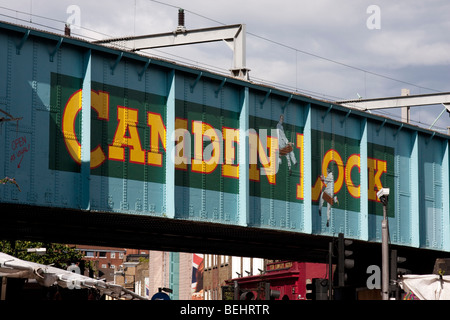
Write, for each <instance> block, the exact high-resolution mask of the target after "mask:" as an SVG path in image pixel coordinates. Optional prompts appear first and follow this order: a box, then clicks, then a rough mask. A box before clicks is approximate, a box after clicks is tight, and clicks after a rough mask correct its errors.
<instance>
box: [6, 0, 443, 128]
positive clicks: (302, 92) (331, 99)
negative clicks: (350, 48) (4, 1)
mask: <svg viewBox="0 0 450 320" xmlns="http://www.w3.org/2000/svg"><path fill="white" fill-rule="evenodd" d="M148 1H149V2H153V3H157V4H159V5H163V6H166V7H170V8H173V9H177V10H178V9H179V6H176V5H172V4H170V3H166V2H162V1H158V0H148ZM133 3H134V5H136V1H135V0H133ZM0 9H3V10H8V11H10V12H15V13H16V16H15V17H14V16H11V15H7V14H1V13H0V16H3V17H8V18H10V19H13V20H16V21H21V22H22V23H31V24H33V25H37V26H39V27H43V28H47V29H51V30H57V31H61V29H60V28H56V27H52V26H49V25H46V24H43V23H38V22H37V21H36V19H34V20H33V19H32V18H33V17H34V18H39V19H45V20H48V21H52V22H56V23H61V24H64V25H65V24H66V21H62V20H59V19H56V18H50V17H45V16H42V15H38V14H35V13H32V12H31V9H30V12H24V11H20V10H16V9H11V8H7V7H4V6H0ZM134 10H135V11H136V8H135V9H134ZM184 11H185V12H188V13H190V14H192V15H195V16H197V17H200V18H202V19H205V20H208V21H210V22H213V23H215V24H218V25H222V26H224V25H226V24H225V23H224V22H221V21H218V20H216V19H213V18H210V17H208V16H206V15H202V14H200V13H197V12H194V11H191V10H188V9H184ZM17 14H23V15H26V16H29V17H30V18H29V20H26V19H22V18H19V17H18V16H17ZM78 28H79V29H80V30H85V31H88V32H90V33H93V34H97V35H99V36H101V37H107V38H111V37H112V36H111V35H108V34H106V33H102V32H99V31H96V30H93V29H91V28H87V27H85V26H78ZM73 35H75V36H79V37H81V38H86V39H89V40H100V39H98V38H97V37H95V36H93V35H86V34H85V33H73ZM247 35H250V36H252V37H254V38H257V39H260V40H263V41H266V42H268V43H271V44H274V45H277V46H280V47H282V48H285V49H288V50H292V51H294V52H295V54H296V59H297V54H303V55H308V56H311V57H314V58H316V59H320V60H323V61H326V62H328V63H332V64H335V65H339V66H343V67H345V68H349V69H352V70H356V71H359V72H362V73H364V77H365V79H366V75H368V74H369V75H372V76H375V77H379V78H382V79H386V80H390V81H394V82H398V83H402V84H406V85H409V86H412V87H415V88H418V89H421V90H428V91H433V92H437V93H440V92H442V91H441V90H437V89H434V88H429V87H425V86H421V85H418V84H415V83H412V82H409V81H405V80H401V79H396V78H394V77H391V76H388V75H384V74H381V73H378V72H374V71H370V70H367V69H364V68H361V67H357V66H354V65H351V64H348V63H344V62H341V61H337V60H335V59H331V58H327V57H324V56H322V55H319V54H316V53H312V52H309V51H306V50H302V49H299V48H295V47H294V46H291V45H287V44H285V43H282V42H280V41H276V40H273V39H269V38H268V37H265V36H261V35H258V34H255V33H253V32H248V31H247ZM152 51H157V52H159V53H160V54H162V55H163V56H159V57H164V55H165V56H167V55H169V56H172V57H177V59H179V60H180V61H190V62H188V63H191V64H192V63H193V64H194V65H196V66H200V65H201V66H206V67H207V69H209V70H215V71H216V72H220V73H228V72H229V70H227V69H225V68H221V67H217V66H213V65H208V64H205V63H203V62H200V61H194V60H191V59H188V58H186V57H181V56H177V55H174V54H171V53H168V52H165V51H163V50H156V49H152ZM252 79H253V80H254V81H258V82H261V83H266V84H270V85H273V86H275V87H281V88H286V89H288V90H291V91H293V92H298V93H301V94H307V95H310V96H312V97H317V98H325V99H327V100H330V101H339V100H341V101H342V100H345V99H344V98H341V97H333V96H331V95H327V94H324V93H319V92H316V91H311V90H304V89H301V88H297V85H296V86H295V88H294V87H293V86H291V85H287V84H282V83H278V82H271V81H269V80H267V79H261V78H257V77H252ZM365 81H366V80H365ZM377 113H379V114H385V115H387V116H389V117H393V118H400V117H399V116H397V115H395V114H393V113H390V112H388V111H382V110H379V111H377ZM411 122H414V123H417V124H418V125H424V124H425V125H428V124H426V123H423V122H421V121H414V120H411ZM435 130H436V131H446V130H447V128H441V127H438V126H435Z"/></svg>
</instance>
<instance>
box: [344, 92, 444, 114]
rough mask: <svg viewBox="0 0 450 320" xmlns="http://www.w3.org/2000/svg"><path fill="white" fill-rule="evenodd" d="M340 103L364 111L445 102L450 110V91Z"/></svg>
mask: <svg viewBox="0 0 450 320" xmlns="http://www.w3.org/2000/svg"><path fill="white" fill-rule="evenodd" d="M338 103H339V104H341V105H343V106H346V107H349V108H358V109H362V110H364V111H367V110H377V109H389V108H402V107H419V106H426V105H435V104H444V105H446V108H447V110H449V111H450V92H444V93H432V94H421V95H410V96H398V97H389V98H380V99H362V100H351V101H340V102H338Z"/></svg>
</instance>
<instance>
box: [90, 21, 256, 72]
mask: <svg viewBox="0 0 450 320" xmlns="http://www.w3.org/2000/svg"><path fill="white" fill-rule="evenodd" d="M216 41H225V42H226V43H227V45H228V46H229V47H230V48H231V50H233V68H232V69H231V74H232V75H233V76H235V77H239V78H243V79H246V80H248V69H247V68H246V32H245V25H244V24H237V25H229V26H223V27H213V28H202V29H194V30H186V29H177V30H176V31H174V32H167V33H160V34H153V35H152V34H150V35H143V36H135V37H124V38H113V39H105V40H99V41H95V42H93V43H99V44H105V43H116V44H117V45H120V46H124V47H127V48H131V49H132V50H133V51H139V50H144V49H155V48H163V47H173V46H181V45H188V44H196V43H208V42H216Z"/></svg>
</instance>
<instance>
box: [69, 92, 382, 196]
mask: <svg viewBox="0 0 450 320" xmlns="http://www.w3.org/2000/svg"><path fill="white" fill-rule="evenodd" d="M81 101H82V91H81V90H78V91H76V92H75V93H74V94H73V95H72V96H71V97H70V98H69V99H68V101H67V103H66V105H65V108H64V111H63V115H62V128H61V129H62V133H63V137H64V143H65V146H66V148H67V151H68V154H69V155H70V157H71V158H72V159H73V160H74V161H75V162H76V163H77V164H79V165H80V164H81V144H80V141H79V139H78V138H77V134H76V130H75V122H76V118H77V116H78V114H79V112H80V111H81V108H82V103H81ZM109 107H110V106H109V93H108V92H103V91H94V90H93V91H91V108H92V109H93V110H95V112H96V113H97V118H98V119H100V120H103V121H109V118H110V115H109ZM116 108H117V127H116V129H115V133H114V137H113V140H112V143H111V144H110V145H108V146H107V151H108V154H107V155H106V154H105V152H104V150H102V148H101V146H100V145H97V146H93V147H92V150H91V154H90V156H91V159H90V167H91V168H92V169H94V168H97V167H99V166H101V165H102V164H103V163H104V162H105V161H106V160H114V161H123V162H124V161H130V162H131V163H136V164H141V165H150V166H157V167H162V166H163V156H164V154H165V152H166V143H167V136H166V134H167V130H166V127H165V125H164V120H163V118H162V116H161V114H158V113H155V112H150V111H149V112H147V113H146V115H145V118H146V119H138V114H139V112H138V109H136V108H130V107H125V106H120V105H119V106H116ZM139 121H141V122H145V124H146V125H147V126H148V127H149V129H150V137H149V139H148V141H149V142H150V148H149V150H145V149H143V147H142V144H141V137H140V136H139V131H138V125H139ZM189 124H190V125H191V132H189V128H188V126H189ZM175 129H176V130H175V133H174V136H173V137H171V138H172V139H173V142H175V143H176V145H175V154H174V158H173V160H174V161H173V163H174V165H175V168H176V169H177V170H188V164H191V166H190V168H191V170H192V172H198V173H201V174H210V173H212V172H214V171H215V170H216V169H217V167H218V166H219V164H220V167H221V168H220V169H219V170H220V172H221V175H222V176H223V177H226V178H231V179H238V178H239V164H238V161H237V155H238V148H237V146H238V145H239V143H240V142H241V141H243V137H242V136H241V133H240V132H239V129H235V128H228V127H222V128H221V131H220V130H218V129H216V128H214V127H213V126H212V125H210V124H208V123H206V122H202V121H196V120H193V121H190V122H189V121H188V120H187V119H183V118H176V119H175ZM191 134H192V136H193V139H192V146H193V153H192V155H193V156H191ZM246 134H247V135H248V143H249V154H248V155H249V162H250V164H249V179H250V180H251V181H255V182H260V181H261V175H265V176H266V178H267V182H268V183H269V184H271V185H276V182H277V181H276V176H277V173H278V165H279V164H278V155H279V146H278V139H277V138H276V137H272V136H269V135H267V134H265V135H263V134H262V132H260V133H257V132H256V131H255V130H253V129H251V130H249V132H248V133H246ZM244 141H245V140H244ZM205 142H207V145H206V146H205ZM294 146H295V148H294V149H295V150H294V152H296V154H298V155H299V157H298V159H299V169H300V172H299V176H298V180H297V182H298V183H296V185H295V186H296V188H295V196H296V198H297V199H299V200H304V188H305V185H304V176H305V175H304V156H305V150H304V140H303V134H300V133H296V134H295V141H294ZM125 148H128V150H129V152H128V154H129V156H128V157H129V159H126V157H125ZM332 162H333V163H334V164H335V165H336V171H335V174H336V173H337V176H336V177H335V184H334V193H335V194H337V193H338V192H339V191H340V190H341V189H342V187H343V186H344V185H345V186H346V188H347V190H348V192H349V194H350V195H351V196H352V197H354V198H360V196H361V186H360V185H356V184H355V181H353V180H352V172H353V171H354V170H358V171H359V172H361V159H360V155H359V154H352V155H350V156H349V157H348V158H347V159H346V161H344V160H343V159H342V157H341V155H340V154H339V152H338V151H336V150H334V149H330V150H328V151H327V152H326V153H325V155H324V157H323V159H322V163H321V171H322V172H321V174H322V175H324V176H326V174H327V168H328V166H329V165H330V163H332ZM308 170H309V168H308ZM367 170H368V198H369V200H370V201H378V198H377V196H376V192H377V191H378V190H380V189H381V188H382V187H383V186H382V182H381V177H382V175H383V174H384V173H386V172H387V162H386V161H383V160H379V159H374V158H368V159H367ZM313 182H314V184H313V186H312V189H311V191H312V192H311V195H312V201H317V200H318V199H319V196H320V192H321V190H322V188H323V186H324V185H323V182H322V180H321V179H320V177H317V178H316V180H315V181H313ZM344 182H345V183H344Z"/></svg>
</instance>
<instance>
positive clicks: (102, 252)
mask: <svg viewBox="0 0 450 320" xmlns="http://www.w3.org/2000/svg"><path fill="white" fill-rule="evenodd" d="M98 256H99V258H106V252H105V251H100V252H99V253H98Z"/></svg>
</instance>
